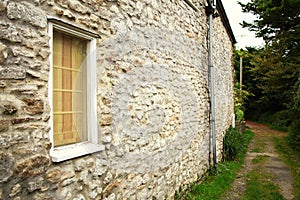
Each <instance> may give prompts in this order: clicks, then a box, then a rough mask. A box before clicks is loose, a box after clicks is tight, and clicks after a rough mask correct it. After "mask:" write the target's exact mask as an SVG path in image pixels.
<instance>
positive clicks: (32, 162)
mask: <svg viewBox="0 0 300 200" xmlns="http://www.w3.org/2000/svg"><path fill="white" fill-rule="evenodd" d="M49 164H50V159H49V157H46V156H44V155H35V156H33V157H30V158H26V159H24V160H22V161H20V162H18V163H16V165H15V171H16V173H17V175H18V176H19V177H32V176H36V175H39V174H42V173H44V172H45V169H46V167H48V166H49Z"/></svg>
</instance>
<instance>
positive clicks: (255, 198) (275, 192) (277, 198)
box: [241, 169, 284, 200]
mask: <svg viewBox="0 0 300 200" xmlns="http://www.w3.org/2000/svg"><path fill="white" fill-rule="evenodd" d="M270 179H271V177H270V175H268V174H266V173H262V172H260V171H259V169H257V170H254V171H251V172H249V173H248V174H247V189H246V191H245V193H244V195H243V196H242V198H241V199H242V200H250V199H251V200H262V199H264V200H284V198H283V196H282V195H281V194H280V192H279V187H278V186H277V185H274V183H272V182H271V181H269V180H270Z"/></svg>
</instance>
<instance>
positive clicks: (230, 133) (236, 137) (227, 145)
mask: <svg viewBox="0 0 300 200" xmlns="http://www.w3.org/2000/svg"><path fill="white" fill-rule="evenodd" d="M244 148H245V145H244V138H243V136H242V134H241V133H240V132H239V131H238V130H237V129H235V128H232V127H230V128H229V129H228V130H227V132H226V134H225V137H224V139H223V159H224V160H226V161H232V160H236V159H237V157H238V154H239V153H241V152H242V151H243V150H244Z"/></svg>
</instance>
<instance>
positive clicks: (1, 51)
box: [0, 42, 8, 64]
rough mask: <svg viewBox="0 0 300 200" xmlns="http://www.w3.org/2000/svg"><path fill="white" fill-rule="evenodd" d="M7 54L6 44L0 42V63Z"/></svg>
mask: <svg viewBox="0 0 300 200" xmlns="http://www.w3.org/2000/svg"><path fill="white" fill-rule="evenodd" d="M7 55H8V51H7V46H6V45H5V44H3V43H2V42H0V64H1V63H2V62H4V61H5V59H6V58H7Z"/></svg>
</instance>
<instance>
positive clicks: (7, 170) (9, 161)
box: [0, 141, 15, 183]
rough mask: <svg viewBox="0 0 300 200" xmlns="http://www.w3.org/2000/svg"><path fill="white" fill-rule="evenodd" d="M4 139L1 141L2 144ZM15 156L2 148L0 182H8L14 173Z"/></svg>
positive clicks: (0, 153) (0, 152) (0, 154)
mask: <svg viewBox="0 0 300 200" xmlns="http://www.w3.org/2000/svg"><path fill="white" fill-rule="evenodd" d="M1 143H2V141H1V142H0V144H1ZM14 163H15V160H14V158H13V157H12V156H11V155H9V154H6V153H4V152H3V151H1V150H0V183H4V182H7V181H8V179H9V178H10V177H11V176H12V175H13V171H12V169H13V168H12V167H13V165H14Z"/></svg>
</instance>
